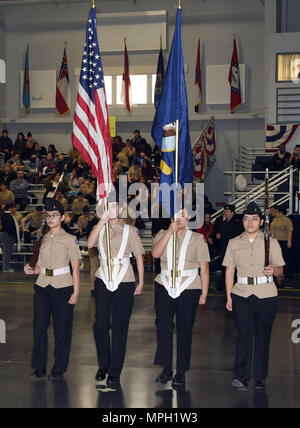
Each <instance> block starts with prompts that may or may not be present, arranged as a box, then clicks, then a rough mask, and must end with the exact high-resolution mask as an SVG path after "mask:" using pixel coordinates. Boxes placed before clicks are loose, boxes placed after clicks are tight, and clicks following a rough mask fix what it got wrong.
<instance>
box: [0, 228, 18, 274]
mask: <svg viewBox="0 0 300 428" xmlns="http://www.w3.org/2000/svg"><path fill="white" fill-rule="evenodd" d="M0 240H1V242H2V269H3V270H7V269H10V260H11V258H12V255H13V252H14V245H15V238H14V237H13V236H10V235H9V234H8V233H6V232H3V231H0Z"/></svg>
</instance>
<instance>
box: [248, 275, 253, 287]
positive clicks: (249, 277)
mask: <svg viewBox="0 0 300 428" xmlns="http://www.w3.org/2000/svg"><path fill="white" fill-rule="evenodd" d="M248 285H254V277H253V276H248Z"/></svg>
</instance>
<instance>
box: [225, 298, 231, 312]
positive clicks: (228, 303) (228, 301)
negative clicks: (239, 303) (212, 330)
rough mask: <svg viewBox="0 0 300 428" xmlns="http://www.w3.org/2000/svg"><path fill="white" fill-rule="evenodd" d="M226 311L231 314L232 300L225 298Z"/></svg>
mask: <svg viewBox="0 0 300 428" xmlns="http://www.w3.org/2000/svg"><path fill="white" fill-rule="evenodd" d="M226 309H227V311H229V312H232V298H231V297H227V303H226Z"/></svg>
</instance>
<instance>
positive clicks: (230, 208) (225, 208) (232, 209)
mask: <svg viewBox="0 0 300 428" xmlns="http://www.w3.org/2000/svg"><path fill="white" fill-rule="evenodd" d="M224 210H230V211H235V205H232V204H227V205H225V206H224Z"/></svg>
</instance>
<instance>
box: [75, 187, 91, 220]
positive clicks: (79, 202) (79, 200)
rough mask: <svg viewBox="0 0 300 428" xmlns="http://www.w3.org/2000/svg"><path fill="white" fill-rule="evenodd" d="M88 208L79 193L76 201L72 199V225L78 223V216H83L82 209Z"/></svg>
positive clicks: (86, 202)
mask: <svg viewBox="0 0 300 428" xmlns="http://www.w3.org/2000/svg"><path fill="white" fill-rule="evenodd" d="M85 206H88V207H89V206H90V204H89V201H88V200H87V199H86V198H84V197H83V194H82V193H81V192H79V193H78V194H77V197H76V199H74V201H73V204H72V223H73V224H74V223H76V222H77V221H78V218H79V216H81V215H82V214H83V207H85Z"/></svg>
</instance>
